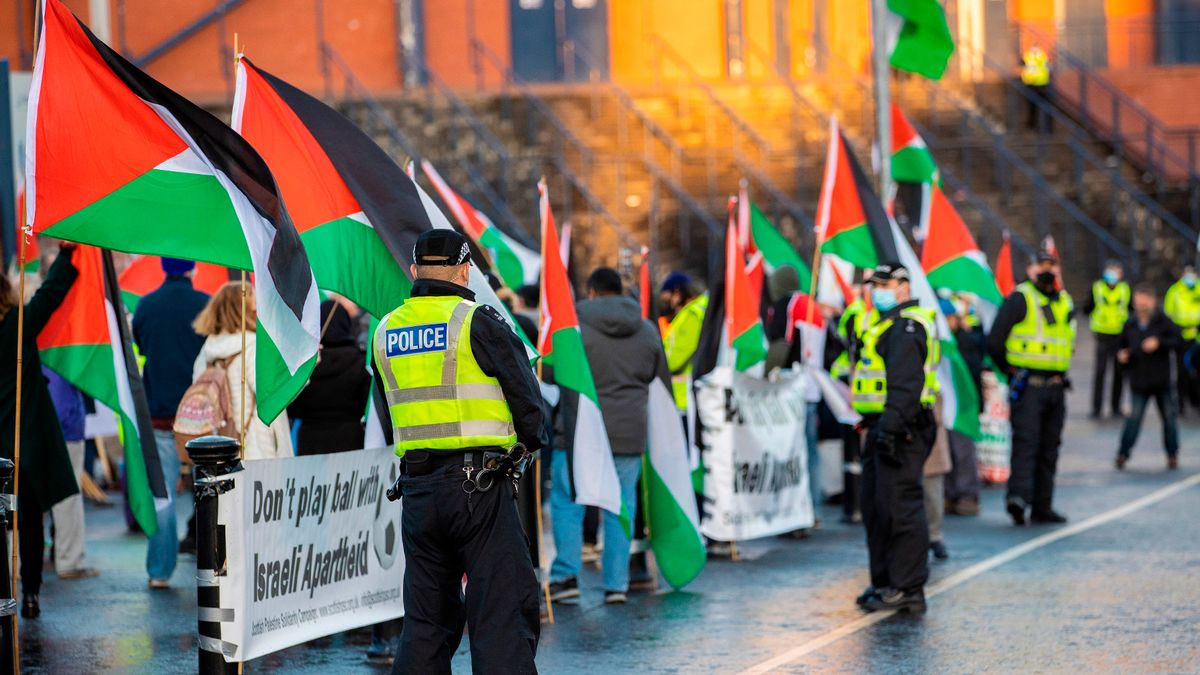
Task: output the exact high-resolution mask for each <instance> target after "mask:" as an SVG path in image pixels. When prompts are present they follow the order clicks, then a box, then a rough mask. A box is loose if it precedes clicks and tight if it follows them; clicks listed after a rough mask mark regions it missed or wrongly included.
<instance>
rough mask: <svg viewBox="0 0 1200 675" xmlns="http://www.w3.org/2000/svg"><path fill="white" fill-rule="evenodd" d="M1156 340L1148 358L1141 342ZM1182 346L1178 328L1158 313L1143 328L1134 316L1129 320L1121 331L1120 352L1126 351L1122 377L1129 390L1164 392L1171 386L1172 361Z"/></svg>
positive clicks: (1165, 316) (1160, 312) (1164, 315)
mask: <svg viewBox="0 0 1200 675" xmlns="http://www.w3.org/2000/svg"><path fill="white" fill-rule="evenodd" d="M1149 337H1156V338H1158V343H1159V344H1158V349H1156V350H1154V352H1153V353H1150V354H1147V353H1146V352H1144V351H1142V340H1145V339H1146V338H1149ZM1182 344H1183V337H1182V336H1181V335H1180V333H1179V327H1178V326H1176V325H1175V322H1174V321H1171V319H1169V318H1168V317H1167V315H1166V314H1164V313H1163V312H1162V311H1161V310H1160V311H1157V312H1155V313H1154V315H1153V316H1151V317H1150V321H1149V322H1148V323H1147V324H1146V325H1145V326H1142V325H1141V324H1139V323H1138V320H1137V315H1134V316H1131V317H1129V321H1126V322H1125V328H1123V329H1122V330H1121V336H1120V344H1119V348H1120V349H1128V350H1129V363H1128V364H1127V365H1126V366H1125V377H1126V379H1127V380H1129V389H1130V390H1131V391H1136V392H1139V393H1151V392H1156V391H1163V390H1165V389H1167V388H1169V387H1170V386H1171V380H1172V378H1171V359H1172V356H1173V353H1174V352H1175V351H1177V350H1178V349H1179V348H1180V346H1181V345H1182Z"/></svg>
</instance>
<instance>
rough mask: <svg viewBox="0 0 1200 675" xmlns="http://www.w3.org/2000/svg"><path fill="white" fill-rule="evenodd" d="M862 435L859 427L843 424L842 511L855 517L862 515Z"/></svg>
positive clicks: (850, 516)
mask: <svg viewBox="0 0 1200 675" xmlns="http://www.w3.org/2000/svg"><path fill="white" fill-rule="evenodd" d="M861 492H862V436H861V435H860V434H859V432H858V429H855V428H854V427H852V426H848V425H842V513H843V515H845V516H846V517H847V518H850V519H853V518H854V516H855V515H856V514H858V515H861V513H862V507H861V504H860V500H859V493H861Z"/></svg>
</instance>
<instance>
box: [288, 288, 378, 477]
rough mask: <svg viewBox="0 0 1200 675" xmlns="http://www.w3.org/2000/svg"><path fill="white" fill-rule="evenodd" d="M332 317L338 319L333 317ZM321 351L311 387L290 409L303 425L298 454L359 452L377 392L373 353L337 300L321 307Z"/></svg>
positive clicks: (298, 442) (310, 380) (289, 411)
mask: <svg viewBox="0 0 1200 675" xmlns="http://www.w3.org/2000/svg"><path fill="white" fill-rule="evenodd" d="M331 314H332V316H331ZM321 325H322V326H325V331H324V334H323V335H322V336H321V353H320V358H319V359H318V361H317V367H316V368H313V373H312V377H311V378H310V379H309V381H308V385H307V386H306V387H305V388H304V390H303V391H301V392H300V395H299V396H297V397H296V400H295V401H292V404H291V405H290V406H288V417H289V418H290V419H291V420H292V421H293V423H297V422H298V423H299V424H300V428H299V430H298V431H297V432H296V454H298V455H316V454H324V453H330V452H344V451H346V450H358V449H359V448H361V447H362V446H363V423H362V419H363V415H364V414H365V413H366V410H367V396H369V395H370V392H371V375H370V373H368V372H367V355H366V354H365V353H364V352H363V350H362V349H360V348H359V346H358V340H357V335H355V329H354V320H353V319H351V318H350V314H349V313H348V312H347V311H346V309H345V308H344V307H342V306H341V305H339V304H337V303H336V302H334V301H333V300H326V301H325V302H323V303H321Z"/></svg>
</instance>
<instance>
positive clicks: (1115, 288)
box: [1083, 260, 1133, 419]
mask: <svg viewBox="0 0 1200 675" xmlns="http://www.w3.org/2000/svg"><path fill="white" fill-rule="evenodd" d="M1124 276H1125V275H1124V270H1123V269H1122V267H1121V263H1120V262H1118V261H1116V260H1109V261H1108V262H1107V263H1105V265H1104V275H1103V277H1102V278H1101V279H1099V280H1098V281H1096V283H1094V284H1092V293H1091V295H1089V296H1088V298H1087V300H1085V301H1084V303H1083V313H1084V314H1086V315H1088V316H1089V317H1091V319H1090V321H1089V325H1090V327H1091V329H1092V333H1093V334H1094V335H1095V336H1096V370H1095V372H1094V373H1093V376H1094V378H1093V380H1092V419H1099V418H1100V415H1101V412H1102V410H1101V409H1102V408H1103V407H1104V379H1105V375H1106V374H1107V373H1108V370H1109V367H1110V366H1111V367H1112V373H1113V377H1112V391H1111V394H1110V401H1111V402H1112V416H1113V417H1120V415H1121V393H1122V388H1123V387H1124V379H1125V373H1124V370H1125V369H1124V366H1122V364H1121V363H1119V362H1118V361H1117V351H1118V349H1119V347H1118V343H1119V342H1120V340H1121V329H1122V328H1124V327H1125V322H1126V321H1128V320H1129V303H1130V301H1131V300H1132V298H1133V293H1132V292H1131V291H1130V289H1129V284H1128V283H1126V282H1125V281H1124Z"/></svg>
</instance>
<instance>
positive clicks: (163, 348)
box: [133, 276, 208, 419]
mask: <svg viewBox="0 0 1200 675" xmlns="http://www.w3.org/2000/svg"><path fill="white" fill-rule="evenodd" d="M206 304H208V296H207V295H205V294H204V293H201V292H200V291H197V290H195V289H193V288H192V281H191V280H190V279H188V278H187V277H181V276H176V277H167V278H166V280H165V281H163V283H162V286H159V287H158V290H156V291H154V292H152V293H149V294H148V295H146V297H144V298H142V299H141V301H139V302H138V305H137V310H136V311H134V313H133V341H134V342H136V343H137V346H138V350H139V351H140V352H141V355H142V356H143V357H145V359H146V365H145V367H144V368H143V369H142V380H143V381H144V382H145V383H146V401H147V402H148V403H149V404H150V416H151V417H155V418H160V419H173V418H174V417H175V410H176V409H177V408H179V399H181V398H183V392H185V391H187V388H188V387H190V386H192V364H193V363H194V362H195V361H196V356H197V355H198V354H199V353H200V349H201V348H202V347H203V346H204V336H202V335H197V334H196V331H194V330H192V322H193V321H195V320H196V315H197V314H199V313H200V310H202V309H204V306H205V305H206Z"/></svg>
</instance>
